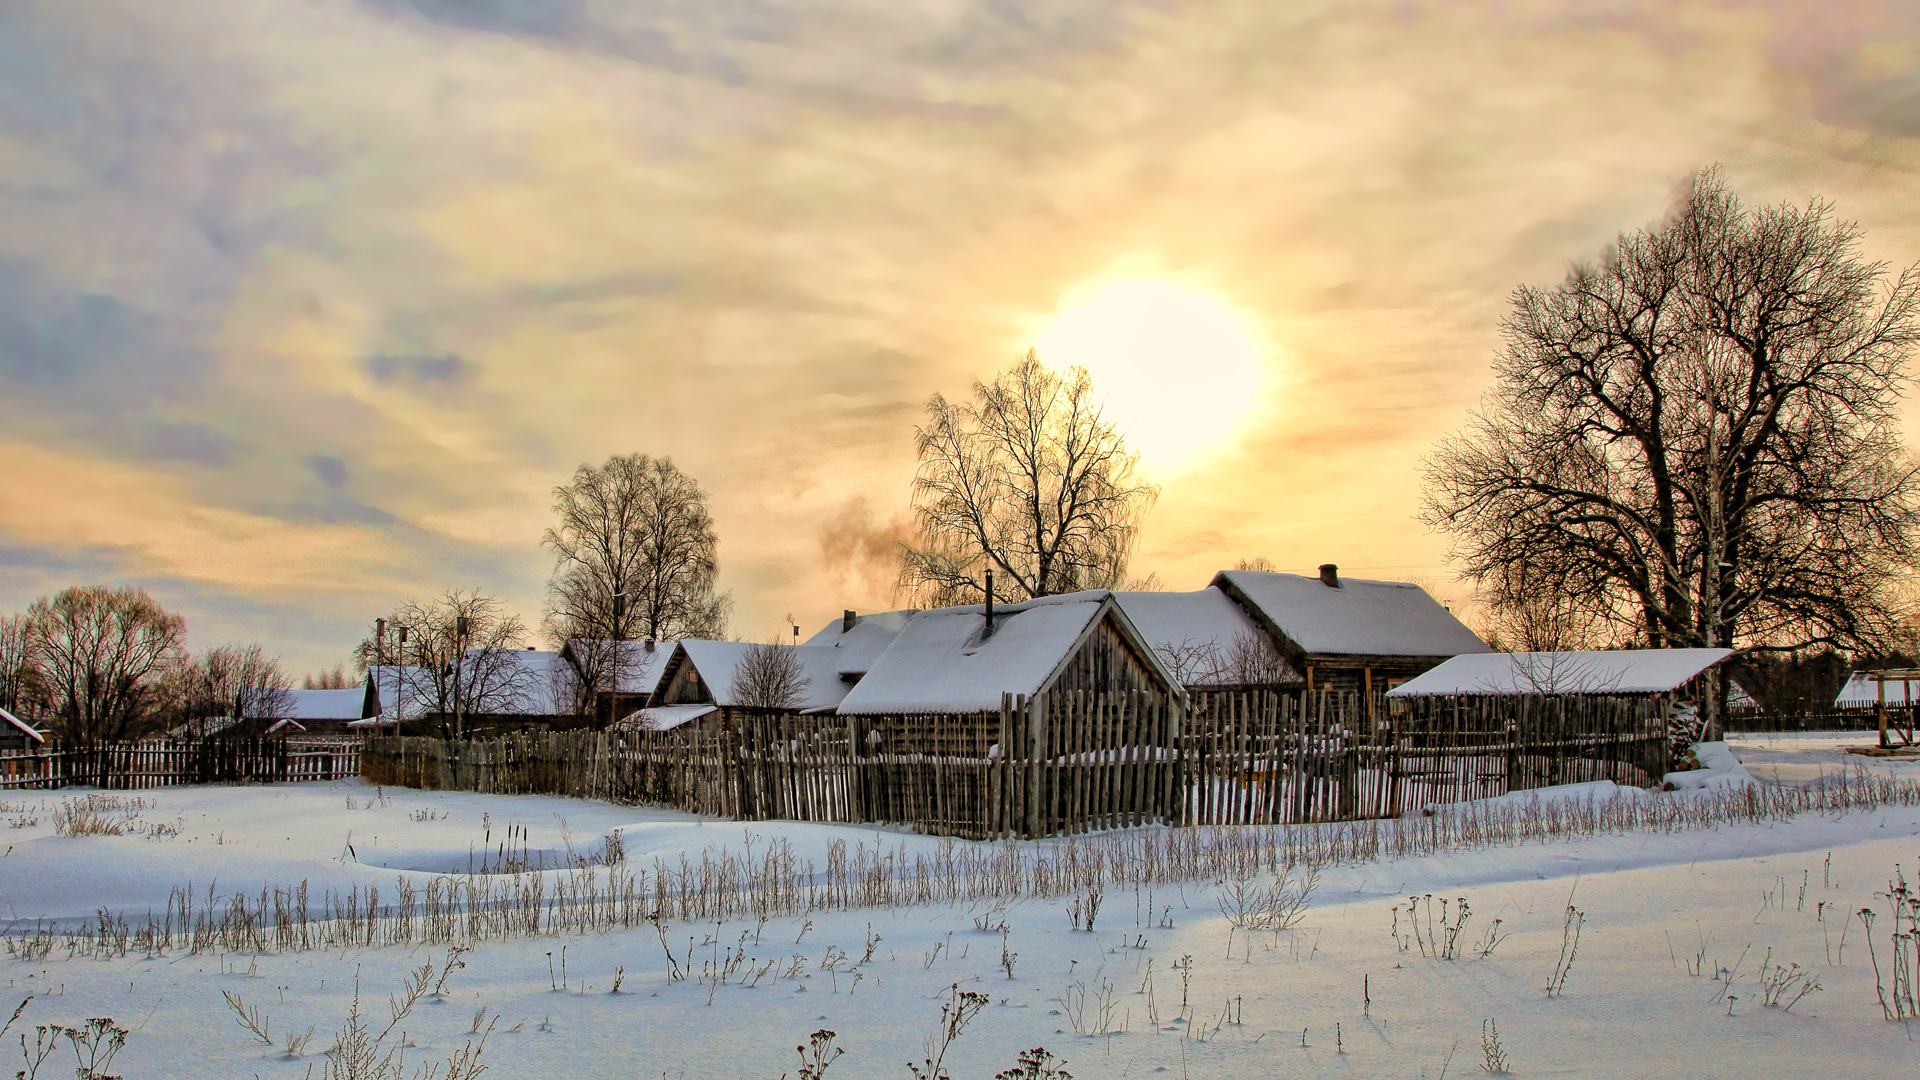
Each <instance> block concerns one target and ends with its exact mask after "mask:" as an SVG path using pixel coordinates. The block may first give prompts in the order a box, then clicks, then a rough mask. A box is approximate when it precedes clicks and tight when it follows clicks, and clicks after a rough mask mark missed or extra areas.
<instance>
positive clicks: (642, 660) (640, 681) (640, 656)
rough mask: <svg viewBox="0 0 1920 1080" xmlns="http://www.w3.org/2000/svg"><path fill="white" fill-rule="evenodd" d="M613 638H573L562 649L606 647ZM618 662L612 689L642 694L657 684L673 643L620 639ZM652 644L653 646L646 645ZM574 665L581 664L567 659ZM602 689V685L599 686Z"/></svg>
mask: <svg viewBox="0 0 1920 1080" xmlns="http://www.w3.org/2000/svg"><path fill="white" fill-rule="evenodd" d="M613 644H615V642H613V641H606V640H602V641H594V640H590V639H586V638H573V639H571V640H569V641H568V642H567V645H566V648H565V649H563V650H562V651H561V654H562V655H563V656H571V657H577V656H579V655H580V654H581V653H583V652H585V651H586V650H587V649H588V648H589V647H598V648H605V647H606V646H609V645H613ZM618 645H619V647H620V662H619V664H618V671H617V672H616V676H617V677H616V680H615V692H617V693H621V694H632V695H634V696H636V697H645V696H647V695H650V694H652V693H653V692H654V691H655V690H658V689H659V688H660V676H661V675H663V674H665V673H666V670H667V659H668V658H669V657H671V656H672V655H673V646H674V643H673V642H671V641H652V642H648V641H622V642H619V643H618ZM649 645H651V646H652V648H648V646H649ZM570 662H571V663H573V665H574V667H575V668H576V669H578V668H579V667H580V664H579V661H577V660H573V661H570ZM602 689H605V688H604V687H602Z"/></svg>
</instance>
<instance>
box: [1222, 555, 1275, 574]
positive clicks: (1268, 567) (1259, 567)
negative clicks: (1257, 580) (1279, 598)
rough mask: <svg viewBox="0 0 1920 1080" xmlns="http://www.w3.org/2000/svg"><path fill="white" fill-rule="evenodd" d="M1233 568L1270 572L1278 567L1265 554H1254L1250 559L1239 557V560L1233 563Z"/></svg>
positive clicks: (1263, 572)
mask: <svg viewBox="0 0 1920 1080" xmlns="http://www.w3.org/2000/svg"><path fill="white" fill-rule="evenodd" d="M1233 568H1234V569H1235V570H1252V571H1255V572H1257V573H1262V574H1271V573H1273V572H1275V571H1277V570H1279V569H1280V568H1279V567H1277V566H1275V565H1273V560H1272V559H1269V558H1267V557H1266V556H1265V555H1255V556H1254V557H1253V558H1251V559H1241V560H1240V561H1239V562H1237V563H1234V564H1233Z"/></svg>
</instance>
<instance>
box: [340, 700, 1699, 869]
mask: <svg viewBox="0 0 1920 1080" xmlns="http://www.w3.org/2000/svg"><path fill="white" fill-rule="evenodd" d="M1396 710H1397V711H1396ZM1669 754H1670V749H1669V746H1668V744H1667V735H1666V726H1665V716H1664V710H1663V709H1662V708H1661V707H1660V706H1659V705H1657V704H1656V703H1654V702H1651V701H1646V700H1636V699H1604V698H1518V699H1515V698H1508V699H1499V698H1486V699H1475V700H1467V701H1460V700H1450V701H1429V702H1413V703H1407V704H1405V705H1402V704H1399V703H1393V704H1389V703H1388V702H1386V701H1384V700H1383V699H1378V698H1376V699H1374V700H1372V701H1367V700H1366V699H1364V698H1359V697H1357V696H1354V695H1338V694H1333V693H1327V692H1321V693H1314V694H1259V695H1227V694H1218V695H1204V696H1202V697H1200V698H1199V699H1197V700H1196V701H1194V702H1193V703H1192V706H1191V710H1190V712H1185V713H1183V711H1182V710H1181V709H1180V708H1179V707H1177V706H1169V705H1166V704H1163V703H1156V702H1154V701H1152V700H1151V699H1150V698H1148V697H1147V696H1145V695H1138V694H1124V695H1100V696H1094V695H1088V694H1058V695H1051V696H1049V697H1046V698H1041V699H1035V700H1028V699H1026V698H1015V697H1008V698H1007V699H1005V701H1004V702H1003V704H1002V707H1001V709H1000V712H999V713H998V714H997V715H992V714H989V715H980V716H890V717H863V716H854V717H846V716H796V715H793V714H766V713H759V714H756V713H747V712H742V711H739V710H729V711H724V712H722V713H718V714H715V716H714V717H711V718H709V721H708V722H706V723H703V724H699V725H688V726H687V727H684V728H680V729H676V730H673V731H665V732H639V733H631V734H625V735H613V734H608V733H605V732H585V731H576V732H545V733H528V734H519V735H511V736H507V737H504V738H494V739H487V740H462V741H449V740H442V739H437V738H424V737H408V736H400V737H392V738H382V739H375V740H370V741H369V742H368V743H367V744H366V746H365V748H364V749H363V752H362V758H361V761H362V774H363V775H364V776H366V777H367V778H368V779H369V780H372V781H374V782H376V783H382V784H390V785H396V786H404V787H418V788H429V789H440V790H462V791H480V792H492V793H498V794H551V795H570V796H575V797H582V798H601V799H609V800H613V801H616V802H628V803H652V804H657V805H664V806H672V807H677V808H680V809H683V810H688V811H691V812H694V813H700V814H708V815H714V816H720V817H729V818H734V819H738V820H746V821H755V820H766V819H772V818H781V819H789V820H797V821H829V822H852V823H891V824H902V825H908V826H912V827H914V828H916V829H918V830H920V831H922V832H928V833H936V834H942V835H951V836H962V837H972V838H986V837H999V836H1021V837H1035V836H1050V835H1056V834H1061V833H1071V832H1079V831H1084V830H1089V829H1104V828H1121V827H1126V826H1129V825H1138V824H1145V823H1148V822H1166V823H1171V824H1182V825H1189V824H1193V825H1197V824H1280V823H1292V822H1310V821H1342V820H1355V819H1360V818H1369V817H1391V816H1397V815H1399V814H1401V813H1403V812H1405V811H1407V810H1410V809H1415V808H1418V807H1421V806H1424V805H1426V804H1429V803H1439V802H1454V801H1458V800H1462V799H1471V798H1480V797H1483V796H1489V795H1501V794H1506V793H1508V792H1512V791H1522V790H1526V789H1529V788H1537V787H1544V786H1547V785H1549V784H1560V783H1572V782H1578V781H1586V780H1615V781H1618V782H1621V783H1624V784H1633V785H1646V784H1649V783H1651V782H1653V781H1654V780H1656V779H1657V778H1658V777H1659V775H1660V774H1661V773H1662V772H1664V771H1665V769H1666V767H1667V762H1668V757H1669Z"/></svg>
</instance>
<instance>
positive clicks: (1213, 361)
mask: <svg viewBox="0 0 1920 1080" xmlns="http://www.w3.org/2000/svg"><path fill="white" fill-rule="evenodd" d="M1034 345H1035V347H1036V348H1038V349H1039V350H1040V358H1041V359H1042V360H1044V361H1046V363H1047V364H1048V365H1050V366H1052V367H1055V368H1060V369H1064V368H1067V367H1071V366H1078V367H1084V368H1086V369H1087V373H1088V374H1089V375H1091V376H1092V377H1093V386H1094V390H1095V392H1096V393H1097V394H1098V395H1099V396H1100V398H1101V399H1102V400H1103V402H1104V407H1105V416H1106V418H1107V419H1108V420H1109V421H1110V422H1112V423H1113V424H1114V425H1115V426H1117V427H1118V428H1119V429H1120V431H1121V434H1123V435H1124V436H1125V437H1126V440H1127V445H1128V446H1129V447H1131V448H1132V449H1134V450H1137V451H1139V453H1140V456H1141V458H1142V460H1143V461H1145V462H1146V463H1148V464H1149V465H1150V466H1153V467H1158V468H1162V469H1172V468H1176V467H1178V466H1180V465H1182V464H1183V463H1185V462H1186V461H1187V459H1188V458H1189V457H1191V456H1192V455H1193V453H1194V452H1195V451H1197V450H1200V449H1202V448H1204V447H1206V446H1208V445H1210V444H1212V443H1215V442H1218V441H1220V440H1221V439H1223V438H1225V437H1226V436H1227V435H1228V434H1229V432H1230V431H1231V429H1232V428H1233V427H1234V426H1235V424H1236V422H1237V421H1239V420H1240V418H1241V417H1242V416H1243V415H1245V414H1246V413H1247V411H1248V410H1250V409H1251V408H1253V406H1254V405H1255V404H1256V402H1257V401H1258V398H1259V394H1260V389H1261V370H1260V349H1259V347H1258V346H1257V345H1256V344H1255V343H1254V340H1253V337H1252V336H1251V335H1250V334H1248V332H1247V328H1246V326H1245V324H1243V323H1242V322H1241V320H1240V318H1239V317H1238V316H1237V315H1235V314H1234V313H1233V312H1232V311H1231V310H1229V309H1228V308H1227V306H1226V305H1225V304H1222V303H1221V302H1220V301H1218V300H1215V299H1213V298H1212V297H1209V296H1203V295H1201V294H1200V293H1196V292H1190V291H1188V290H1186V289H1183V288H1180V287H1179V286H1177V285H1171V284H1168V283H1167V282H1164V281H1155V280H1152V279H1130V280H1124V281H1116V282H1113V283H1112V284H1109V285H1106V286H1104V287H1102V288H1101V289H1099V290H1098V291H1097V292H1094V293H1093V294H1092V295H1090V296H1087V297H1086V298H1085V299H1083V300H1080V301H1079V302H1078V303H1075V304H1073V305H1072V306H1071V307H1069V308H1067V310H1066V311H1064V312H1062V313H1061V314H1060V316H1059V317H1058V318H1056V319H1055V320H1054V322H1053V324H1052V325H1051V326H1049V327H1048V328H1047V330H1046V332H1045V333H1043V334H1041V335H1040V338H1039V340H1038V341H1036V342H1035V343H1034Z"/></svg>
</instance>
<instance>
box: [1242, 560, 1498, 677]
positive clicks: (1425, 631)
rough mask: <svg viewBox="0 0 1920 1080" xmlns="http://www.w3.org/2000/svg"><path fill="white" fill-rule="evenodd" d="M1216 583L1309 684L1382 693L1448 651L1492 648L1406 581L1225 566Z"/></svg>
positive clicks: (1328, 570)
mask: <svg viewBox="0 0 1920 1080" xmlns="http://www.w3.org/2000/svg"><path fill="white" fill-rule="evenodd" d="M1213 585H1214V586H1215V587H1216V588H1218V589H1220V590H1221V591H1222V592H1224V593H1225V594H1226V595H1227V596H1228V597H1230V598H1231V599H1232V600H1233V601H1234V603H1236V604H1238V605H1239V606H1240V608H1241V610H1243V611H1245V612H1246V613H1247V615H1248V616H1249V617H1250V618H1252V619H1253V621H1254V622H1256V623H1258V624H1259V625H1260V626H1261V627H1262V628H1263V629H1265V630H1266V631H1267V632H1268V633H1269V634H1270V635H1272V637H1273V640H1274V642H1275V643H1276V645H1278V647H1279V649H1280V652H1281V655H1283V656H1285V657H1286V659H1287V661H1288V662H1289V663H1291V664H1293V665H1294V666H1295V667H1296V668H1298V669H1300V671H1301V672H1302V674H1303V675H1304V676H1305V681H1306V687H1307V689H1309V690H1345V691H1355V692H1360V693H1364V694H1368V695H1372V694H1377V693H1379V692H1381V691H1384V690H1391V689H1392V688H1393V687H1395V686H1398V685H1399V684H1401V683H1403V682H1405V681H1406V680H1408V679H1411V678H1413V677H1414V676H1415V675H1418V674H1420V673H1421V672H1423V671H1426V670H1428V669H1430V668H1432V667H1434V666H1435V665H1437V664H1439V663H1440V662H1442V661H1444V660H1447V659H1448V658H1450V657H1455V656H1463V655H1470V654H1475V653H1488V652H1491V651H1492V650H1491V649H1490V648H1488V646H1487V643H1486V642H1484V641H1481V640H1480V638H1479V636H1478V635H1476V634H1475V633H1474V632H1473V631H1472V630H1469V629H1467V626H1466V624H1465V623H1463V622H1461V621H1460V620H1459V619H1457V618H1455V617H1454V615H1453V613H1452V612H1451V611H1448V610H1447V609H1446V608H1445V607H1443V606H1441V604H1440V602H1439V601H1437V600H1435V599H1434V598H1433V597H1432V596H1430V595H1428V593H1427V590H1425V589H1423V588H1421V587H1420V586H1418V585H1415V584H1412V583H1411V582H1405V581H1371V580H1367V579H1364V578H1343V577H1341V576H1340V572H1339V568H1338V567H1336V566H1333V565H1332V564H1328V565H1326V566H1322V567H1321V568H1320V575H1319V576H1318V577H1308V576H1306V575H1304V574H1279V573H1267V572H1263V571H1255V570H1222V571H1220V572H1219V573H1218V574H1215V575H1214V578H1213Z"/></svg>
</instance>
